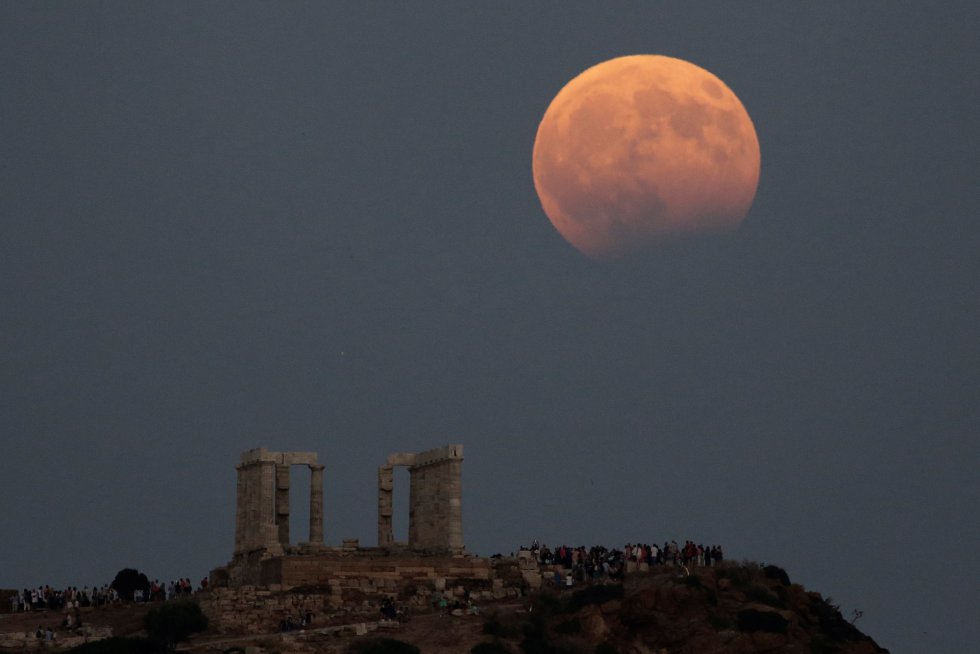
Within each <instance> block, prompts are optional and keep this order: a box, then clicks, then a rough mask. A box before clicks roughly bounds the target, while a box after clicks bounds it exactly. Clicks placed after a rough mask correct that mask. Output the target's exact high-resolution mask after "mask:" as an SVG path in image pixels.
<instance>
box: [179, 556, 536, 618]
mask: <svg viewBox="0 0 980 654" xmlns="http://www.w3.org/2000/svg"><path fill="white" fill-rule="evenodd" d="M535 568H536V566H535ZM263 574H265V575H267V576H268V578H269V579H274V580H277V581H278V580H281V582H282V583H272V584H263V585H254V586H253V585H247V586H240V587H237V588H213V589H212V590H210V591H208V592H207V593H201V594H199V596H198V597H199V601H200V603H201V608H202V609H203V610H204V612H205V613H206V614H207V615H208V618H209V620H210V621H211V624H212V625H213V626H214V627H215V628H216V629H217V630H219V631H220V632H223V633H266V632H270V631H275V629H276V626H277V625H278V624H279V622H280V621H282V620H283V619H284V618H286V617H287V616H291V617H293V618H294V619H295V618H296V617H297V616H299V615H300V614H302V613H304V612H305V611H312V612H313V613H314V614H315V615H316V616H317V618H318V620H319V621H320V622H321V623H324V622H326V621H327V620H332V619H335V618H338V617H343V618H345V619H356V618H357V616H366V617H367V618H371V619H376V618H377V612H378V606H379V605H380V601H381V599H383V598H385V597H389V598H393V599H396V600H397V601H398V602H399V603H401V604H403V605H405V606H407V607H409V608H411V609H414V610H420V609H427V608H428V607H430V605H431V600H432V595H433V593H440V594H444V596H446V597H447V598H450V599H453V598H458V599H462V598H463V597H464V595H465V594H466V593H467V592H469V594H470V597H471V598H472V599H473V600H475V601H484V600H490V599H503V598H507V597H519V596H520V595H521V594H522V593H523V592H525V591H526V589H527V588H528V587H529V585H528V584H527V582H526V581H525V579H524V577H523V575H522V572H521V570H520V569H519V568H518V566H517V563H515V562H514V561H513V560H511V561H509V562H503V563H502V562H500V561H494V560H490V559H481V558H471V557H467V558H462V557H450V556H444V557H435V556H433V557H420V556H415V555H412V554H410V553H405V554H404V555H399V556H388V555H386V554H384V553H381V552H365V551H363V550H362V551H361V552H358V553H357V554H354V555H343V554H340V553H331V554H323V555H317V554H307V555H302V556H284V557H277V558H275V559H270V560H268V561H265V562H263ZM535 574H536V573H535ZM296 583H299V584H301V585H294V584H296ZM315 624H316V623H315Z"/></svg>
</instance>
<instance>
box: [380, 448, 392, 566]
mask: <svg viewBox="0 0 980 654" xmlns="http://www.w3.org/2000/svg"><path fill="white" fill-rule="evenodd" d="M394 487H395V473H394V468H393V467H392V466H390V465H383V466H381V467H380V468H378V547H391V545H392V544H393V543H394V541H395V534H394V531H393V527H392V523H391V516H392V513H393V501H392V498H393V494H394Z"/></svg>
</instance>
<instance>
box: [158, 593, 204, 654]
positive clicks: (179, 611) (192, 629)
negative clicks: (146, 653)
mask: <svg viewBox="0 0 980 654" xmlns="http://www.w3.org/2000/svg"><path fill="white" fill-rule="evenodd" d="M143 626H144V628H145V629H146V635H147V637H148V638H149V640H150V643H151V644H152V645H153V648H154V649H155V650H156V651H158V652H172V651H174V650H175V649H176V648H177V643H179V642H182V641H185V640H187V638H188V637H189V636H190V635H191V634H193V633H196V632H198V631H204V630H205V629H207V628H208V618H207V616H206V615H204V613H203V612H202V611H201V607H200V606H198V605H197V602H194V601H193V600H177V601H173V602H166V603H165V604H163V605H161V606H158V607H156V608H154V609H151V610H150V612H149V613H147V614H146V616H145V617H144V618H143Z"/></svg>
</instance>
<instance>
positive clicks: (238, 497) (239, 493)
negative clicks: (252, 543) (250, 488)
mask: <svg viewBox="0 0 980 654" xmlns="http://www.w3.org/2000/svg"><path fill="white" fill-rule="evenodd" d="M235 470H236V471H237V473H238V484H237V486H236V487H235V554H238V553H239V552H241V551H242V550H244V549H245V521H246V516H245V493H246V491H247V488H246V483H245V482H246V472H245V466H243V465H237V466H235Z"/></svg>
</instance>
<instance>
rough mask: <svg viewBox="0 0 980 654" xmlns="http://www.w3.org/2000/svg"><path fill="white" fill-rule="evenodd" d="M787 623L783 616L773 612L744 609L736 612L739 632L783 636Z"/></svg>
mask: <svg viewBox="0 0 980 654" xmlns="http://www.w3.org/2000/svg"><path fill="white" fill-rule="evenodd" d="M788 627H789V622H788V621H787V620H786V618H784V617H783V616H781V615H779V614H778V613H775V612H773V611H756V610H755V609H744V610H742V611H739V612H738V629H739V631H748V632H752V631H768V632H770V633H774V634H785V633H786V629H787V628H788Z"/></svg>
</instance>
